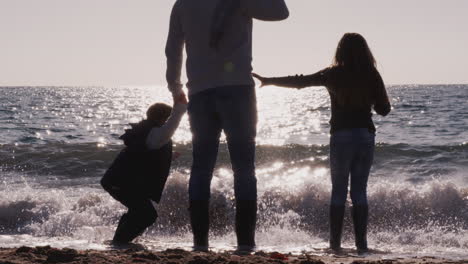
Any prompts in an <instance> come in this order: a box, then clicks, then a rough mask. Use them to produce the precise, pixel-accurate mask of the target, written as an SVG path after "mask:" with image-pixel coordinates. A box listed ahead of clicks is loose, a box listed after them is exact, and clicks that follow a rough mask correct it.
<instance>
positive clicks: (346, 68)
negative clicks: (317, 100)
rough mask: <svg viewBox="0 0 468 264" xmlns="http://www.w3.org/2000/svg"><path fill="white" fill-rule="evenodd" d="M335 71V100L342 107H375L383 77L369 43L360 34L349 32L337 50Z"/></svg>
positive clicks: (334, 64) (334, 62) (334, 61)
mask: <svg viewBox="0 0 468 264" xmlns="http://www.w3.org/2000/svg"><path fill="white" fill-rule="evenodd" d="M332 68H335V69H336V70H337V71H336V72H337V73H338V74H339V76H336V78H335V80H336V82H337V83H336V86H337V87H336V88H337V89H335V91H336V98H337V100H338V103H339V104H340V105H346V106H353V107H366V106H369V105H372V104H373V103H374V102H373V98H374V96H373V95H374V94H375V90H376V89H378V88H377V87H378V85H379V84H378V83H377V82H378V81H379V80H381V79H380V75H379V73H378V71H377V68H376V61H375V58H374V56H373V55H372V52H371V50H370V48H369V45H367V41H366V40H365V39H364V37H363V36H361V35H360V34H358V33H346V34H344V36H343V37H342V38H341V40H340V42H339V43H338V47H337V48H336V53H335V58H334V60H333V64H332Z"/></svg>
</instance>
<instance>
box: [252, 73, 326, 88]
mask: <svg viewBox="0 0 468 264" xmlns="http://www.w3.org/2000/svg"><path fill="white" fill-rule="evenodd" d="M327 70H328V68H327V69H325V70H321V71H319V72H317V73H314V74H310V75H302V74H301V75H295V76H286V77H274V78H267V77H263V76H260V75H258V74H256V73H252V76H253V77H255V78H257V79H258V80H259V81H260V82H261V83H262V84H261V87H262V86H265V85H276V86H280V87H286V88H297V89H301V88H305V87H309V86H325V82H326V72H327Z"/></svg>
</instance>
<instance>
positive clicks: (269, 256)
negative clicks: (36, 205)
mask: <svg viewBox="0 0 468 264" xmlns="http://www.w3.org/2000/svg"><path fill="white" fill-rule="evenodd" d="M0 263H1V264H28V263H70V264H82V263H88V264H95V263H96V264H107V263H108V264H115V263H122V264H127V263H143V264H144V263H161V264H182V263H190V264H210V263H213V264H214V263H216V264H224V263H226V264H240V263H247V264H262V263H278V264H280V263H292V264H322V263H342V264H348V263H352V264H359V263H363V264H364V263H368V264H371V263H375V264H396V263H402V264H403V263H408V264H409V263H414V264H426V263H427V264H429V263H452V264H457V263H459V264H466V263H468V259H464V260H463V259H460V260H449V259H443V258H436V257H430V256H420V257H407V258H402V257H398V258H386V257H383V256H372V255H370V256H366V257H359V256H350V255H343V256H336V255H335V256H334V255H322V256H318V255H308V254H301V255H293V254H281V253H278V252H263V251H260V252H256V253H254V254H252V255H236V254H232V253H230V252H225V253H214V252H208V253H203V252H189V251H185V250H182V249H167V250H165V251H160V252H153V251H147V250H140V249H126V250H107V251H98V250H75V249H69V248H64V249H56V248H51V247H49V246H44V247H35V248H31V247H20V248H2V249H0Z"/></svg>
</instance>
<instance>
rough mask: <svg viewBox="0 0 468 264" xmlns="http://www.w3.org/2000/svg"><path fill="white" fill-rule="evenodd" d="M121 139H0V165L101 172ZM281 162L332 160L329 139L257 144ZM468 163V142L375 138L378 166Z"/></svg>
mask: <svg viewBox="0 0 468 264" xmlns="http://www.w3.org/2000/svg"><path fill="white" fill-rule="evenodd" d="M121 149H122V145H102V144H101V145H100V144H95V143H83V144H67V143H61V142H52V143H48V144H4V145H0V170H2V171H18V172H26V173H28V174H34V175H52V176H65V177H71V178H75V177H99V176H101V175H102V174H103V172H104V171H105V170H106V169H107V167H108V166H109V165H110V163H111V162H112V160H113V159H114V158H115V156H116V155H117V153H118V152H119V151H120V150H121ZM175 151H176V152H179V153H180V154H181V156H180V158H179V159H177V160H176V161H175V162H174V164H173V168H175V169H187V168H189V167H190V164H191V144H177V145H175ZM276 162H283V163H287V164H289V165H288V166H287V167H302V166H309V167H323V166H328V145H312V146H304V145H284V146H269V145H260V146H257V167H260V168H261V167H265V166H270V165H271V164H272V163H276ZM218 165H219V166H220V167H229V166H230V163H229V153H228V150H227V146H226V144H221V146H220V150H219V157H218ZM467 166H468V144H461V145H453V146H436V145H435V146H430V145H410V144H377V145H376V154H375V162H374V167H376V168H383V169H385V168H386V169H388V170H391V171H393V170H395V169H399V170H401V169H404V170H406V171H404V173H406V174H416V175H423V176H424V175H432V176H434V175H436V176H437V175H443V174H448V173H452V172H453V171H454V169H457V168H464V167H467Z"/></svg>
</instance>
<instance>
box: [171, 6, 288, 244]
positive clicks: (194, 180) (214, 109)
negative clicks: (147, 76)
mask: <svg viewBox="0 0 468 264" xmlns="http://www.w3.org/2000/svg"><path fill="white" fill-rule="evenodd" d="M288 16H289V11H288V9H287V6H286V4H285V2H284V0H203V1H193V0H177V1H176V3H175V4H174V7H173V10H172V14H171V20H170V28H169V36H168V39H167V45H166V56H167V73H166V77H167V82H168V86H169V90H170V91H171V92H172V94H173V96H174V97H177V96H179V95H180V94H182V93H183V91H182V84H181V81H180V74H181V68H182V58H183V48H184V45H185V47H186V53H187V61H186V64H187V65H186V68H187V77H188V83H187V88H188V94H189V99H190V102H189V107H188V114H189V120H190V127H191V131H192V144H193V164H192V170H191V175H190V182H189V199H190V222H191V226H192V231H193V236H194V250H196V251H207V250H208V230H209V213H208V212H209V199H210V184H211V179H212V175H213V169H214V166H215V163H216V157H217V154H218V145H219V137H220V134H221V131H222V130H223V131H224V133H225V134H226V140H227V144H228V148H229V154H230V158H231V164H232V169H233V172H234V193H235V198H236V234H237V245H238V250H241V251H253V250H254V248H255V225H256V215H257V185H256V184H257V180H256V178H255V136H256V125H257V108H256V96H255V89H254V86H255V83H254V81H253V79H252V76H251V72H252V66H251V62H252V24H253V19H254V18H255V19H260V20H266V21H277V20H283V19H286V18H287V17H288Z"/></svg>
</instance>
